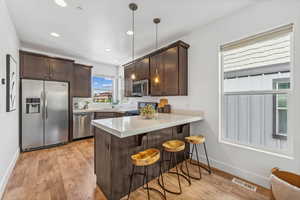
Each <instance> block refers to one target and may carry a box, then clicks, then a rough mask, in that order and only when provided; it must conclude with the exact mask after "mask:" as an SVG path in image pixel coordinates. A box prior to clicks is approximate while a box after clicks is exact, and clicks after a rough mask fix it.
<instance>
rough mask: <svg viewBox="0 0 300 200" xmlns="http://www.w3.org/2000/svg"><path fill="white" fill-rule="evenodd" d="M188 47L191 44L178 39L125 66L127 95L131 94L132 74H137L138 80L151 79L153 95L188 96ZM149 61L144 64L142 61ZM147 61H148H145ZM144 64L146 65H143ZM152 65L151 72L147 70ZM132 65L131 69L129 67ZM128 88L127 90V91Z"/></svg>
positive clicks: (151, 93)
mask: <svg viewBox="0 0 300 200" xmlns="http://www.w3.org/2000/svg"><path fill="white" fill-rule="evenodd" d="M188 48H189V45H188V44H186V43H184V42H182V41H177V42H175V43H173V44H171V45H169V46H167V47H164V48H161V49H159V50H157V51H155V52H152V53H150V54H148V55H146V56H144V57H143V58H140V59H137V60H136V61H135V63H136V64H135V66H134V67H132V65H133V64H127V65H124V66H125V96H131V86H130V83H131V84H132V80H130V79H131V74H132V73H135V74H136V80H142V79H149V80H150V81H149V85H150V95H151V96H186V95H188ZM143 60H145V61H149V62H148V63H150V65H147V64H145V65H143V63H142V62H141V61H143ZM145 63H147V62H145ZM141 66H144V67H141ZM146 66H149V67H150V70H149V71H150V74H149V71H148V76H147V73H143V72H146V71H147V70H143V69H146ZM129 67H130V69H129ZM126 88H127V91H126Z"/></svg>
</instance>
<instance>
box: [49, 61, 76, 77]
mask: <svg viewBox="0 0 300 200" xmlns="http://www.w3.org/2000/svg"><path fill="white" fill-rule="evenodd" d="M49 64H50V79H51V80H56V81H72V80H73V68H74V62H73V61H69V60H62V59H56V58H49Z"/></svg>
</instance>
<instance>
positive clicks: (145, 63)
mask: <svg viewBox="0 0 300 200" xmlns="http://www.w3.org/2000/svg"><path fill="white" fill-rule="evenodd" d="M149 67H150V66H149V57H147V58H144V59H142V60H139V61H137V62H136V64H135V74H136V80H146V79H149V72H150V68H149Z"/></svg>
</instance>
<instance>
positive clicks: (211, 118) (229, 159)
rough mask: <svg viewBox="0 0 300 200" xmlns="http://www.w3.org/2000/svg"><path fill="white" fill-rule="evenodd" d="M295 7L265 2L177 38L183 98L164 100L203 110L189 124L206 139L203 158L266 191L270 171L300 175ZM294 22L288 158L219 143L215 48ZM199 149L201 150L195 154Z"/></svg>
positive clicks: (299, 46) (298, 15) (292, 0)
mask: <svg viewBox="0 0 300 200" xmlns="http://www.w3.org/2000/svg"><path fill="white" fill-rule="evenodd" d="M299 10H300V2H299V1H296V0H288V1H265V2H262V3H259V4H258V5H255V6H253V7H249V8H247V9H245V10H243V11H241V12H238V13H235V14H234V15H231V16H228V17H225V18H223V19H220V20H218V21H216V22H215V23H212V24H209V25H207V26H205V27H202V28H200V29H198V30H197V31H194V32H193V33H191V34H189V35H187V36H186V37H184V38H182V40H183V41H185V42H187V43H189V44H190V45H191V47H190V49H189V96H188V97H169V100H170V103H171V104H172V105H173V107H175V108H182V109H184V108H189V109H197V110H198V109H200V110H204V111H205V113H206V115H205V121H204V122H201V123H198V124H194V125H192V128H191V130H192V134H198V133H203V134H204V135H205V136H206V137H207V146H208V151H209V157H210V159H211V160H212V163H213V165H214V166H215V167H218V168H220V169H222V170H225V171H227V172H230V173H233V174H235V175H238V176H241V177H243V178H246V179H248V180H250V181H253V182H255V183H258V184H261V185H263V186H268V177H269V174H270V170H271V169H272V168H273V167H275V166H276V167H279V168H282V169H284V170H291V171H294V172H298V173H300V134H299V130H300V125H299V122H298V119H299V118H300V117H299V113H300V112H299V111H300V110H299V102H300V68H299V65H300V31H299V29H300V12H299ZM289 23H295V32H294V37H295V39H294V44H295V54H294V59H295V68H294V71H293V74H294V80H293V81H294V92H293V95H292V96H291V98H290V102H289V105H290V113H289V131H290V134H291V135H292V137H293V140H292V141H293V144H292V150H293V155H292V156H293V159H288V158H283V157H278V156H275V155H270V154H266V153H262V152H257V151H254V150H249V149H244V148H240V147H235V146H232V145H228V144H223V143H219V141H218V137H219V114H220V113H219V83H220V82H219V63H218V61H219V55H218V49H219V47H220V45H222V44H225V43H228V42H231V41H235V40H238V39H241V38H244V37H247V36H250V35H254V34H257V33H260V32H264V31H267V30H269V29H273V28H275V27H278V26H281V25H284V24H289ZM201 150H202V149H201Z"/></svg>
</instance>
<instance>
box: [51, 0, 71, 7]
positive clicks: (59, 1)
mask: <svg viewBox="0 0 300 200" xmlns="http://www.w3.org/2000/svg"><path fill="white" fill-rule="evenodd" d="M54 1H55V3H56V4H57V5H59V6H60V7H66V6H67V5H68V4H67V3H66V2H65V0H54Z"/></svg>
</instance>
